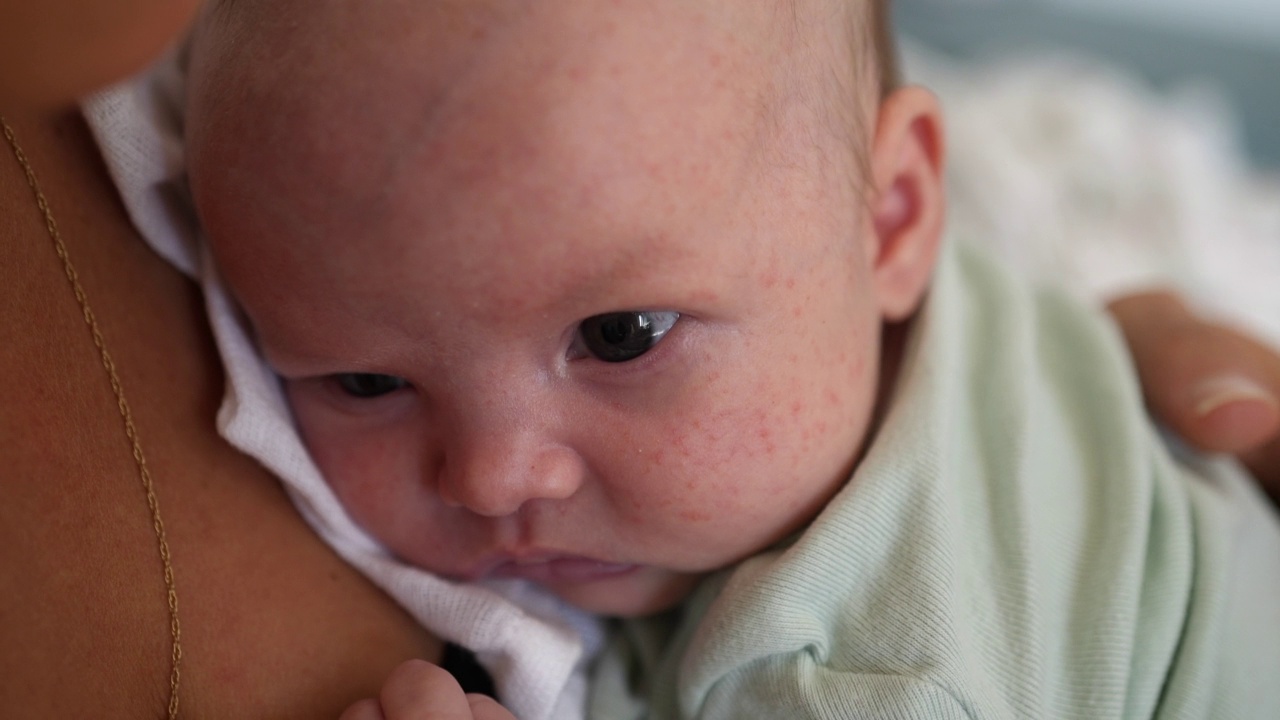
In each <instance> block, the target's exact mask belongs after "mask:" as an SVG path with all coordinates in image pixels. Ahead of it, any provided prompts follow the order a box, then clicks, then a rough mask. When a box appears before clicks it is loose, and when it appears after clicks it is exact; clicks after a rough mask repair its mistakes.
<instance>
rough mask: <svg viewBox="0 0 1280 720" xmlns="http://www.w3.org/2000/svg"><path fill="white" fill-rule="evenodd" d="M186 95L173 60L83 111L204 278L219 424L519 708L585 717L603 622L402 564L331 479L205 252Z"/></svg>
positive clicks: (527, 587) (149, 227) (176, 248)
mask: <svg viewBox="0 0 1280 720" xmlns="http://www.w3.org/2000/svg"><path fill="white" fill-rule="evenodd" d="M181 102H182V76H181V73H180V70H179V68H178V66H177V63H175V62H173V61H172V60H167V61H165V62H163V63H161V64H160V65H159V66H157V67H156V68H154V69H153V70H152V71H151V72H150V73H149V74H148V75H146V76H144V77H141V78H139V79H137V80H134V81H132V82H129V83H125V84H123V85H121V86H118V87H116V88H113V89H111V90H108V91H105V92H103V93H100V94H99V95H97V96H95V97H93V98H90V99H89V100H87V101H86V102H85V103H84V105H83V109H84V113H85V117H86V119H87V121H88V123H89V126H90V127H91V128H92V130H93V133H94V135H95V136H96V138H97V141H98V145H99V147H100V148H101V150H102V155H103V158H104V159H105V161H106V164H107V167H108V169H109V171H110V173H111V176H112V178H113V179H114V180H115V183H116V186H117V187H118V188H119V191H120V195H121V197H122V199H123V200H124V204H125V206H126V208H127V210H128V212H129V215H130V217H131V218H132V220H133V222H134V224H135V225H136V226H137V228H138V230H139V231H140V232H141V234H142V236H143V237H144V238H145V239H146V241H147V242H148V243H149V244H150V245H151V247H152V248H154V249H155V250H156V252H158V253H159V254H160V255H162V256H163V257H164V258H165V259H167V260H168V261H169V262H171V263H172V264H173V265H175V266H176V267H178V268H179V269H181V270H182V271H183V272H184V273H186V274H188V275H190V276H191V277H193V278H195V279H196V280H198V281H199V282H200V284H201V285H202V287H203V288H204V293H205V300H206V304H207V310H208V315H209V322H210V324H211V326H212V328H213V333H214V337H215V340H216V341H217V345H218V350H219V352H220V353H221V355H222V362H223V365H224V367H225V369H226V396H225V397H224V399H223V403H222V408H221V410H220V412H219V413H218V418H217V424H218V430H219V432H221V433H222V435H223V436H224V437H225V438H226V439H227V440H228V441H229V442H230V443H231V444H232V445H234V446H236V447H237V448H239V449H240V450H242V451H244V452H245V453H247V454H248V455H250V456H252V457H254V458H256V459H257V460H258V461H259V462H261V463H262V464H263V465H264V466H266V467H267V468H268V469H270V470H271V471H272V472H273V473H275V474H276V475H277V476H279V477H280V479H281V480H282V481H283V483H284V485H285V487H286V488H287V490H288V492H289V496H290V497H291V498H292V499H293V502H294V504H295V505H297V507H298V509H299V511H300V512H301V513H302V515H303V517H305V518H306V519H307V521H308V522H309V523H310V524H311V526H312V527H313V528H314V529H315V530H316V532H317V533H319V534H320V536H321V537H322V538H324V540H325V542H327V543H328V544H329V545H331V546H332V547H333V548H334V549H335V550H336V551H337V552H338V553H339V554H340V555H341V556H342V557H343V558H345V559H346V560H347V562H349V563H351V564H352V565H354V566H355V567H356V568H358V569H359V570H360V571H361V572H363V573H364V574H365V575H367V576H368V577H369V578H370V579H371V580H372V581H373V582H374V583H376V584H377V585H378V586H380V587H381V588H383V589H384V590H385V591H386V592H387V593H388V594H389V595H391V596H392V597H393V598H395V599H396V600H397V601H398V602H399V603H400V604H401V605H403V606H404V607H405V608H406V609H407V610H408V611H409V612H410V613H411V614H412V615H413V616H414V617H415V618H416V619H417V620H418V621H419V622H420V623H422V625H423V626H425V627H426V628H427V629H429V630H431V631H432V632H435V633H436V634H438V635H440V636H441V637H443V638H445V639H446V640H449V641H452V642H455V643H457V644H459V645H462V646H464V647H466V648H468V649H470V650H472V651H473V652H474V653H475V654H476V657H477V658H478V659H479V661H480V662H481V664H482V665H484V667H485V668H486V669H487V670H488V671H489V672H490V673H491V674H492V675H493V678H494V682H495V683H496V685H497V688H498V693H499V694H500V695H501V697H502V701H503V703H504V704H505V705H506V706H507V707H508V708H509V709H510V710H511V711H512V712H514V713H515V714H516V716H517V717H519V718H522V720H572V719H573V718H581V717H582V716H583V703H584V697H585V691H586V681H585V664H586V662H587V661H589V660H590V658H591V656H592V655H594V653H595V650H596V649H597V647H598V646H599V644H600V640H601V631H600V629H599V627H598V623H597V621H596V620H594V619H593V618H592V617H591V616H589V615H587V614H586V613H583V612H581V611H578V610H575V609H573V608H571V607H569V606H568V605H566V604H564V603H562V602H560V601H559V600H557V599H556V598H554V597H552V596H551V595H549V594H548V593H546V592H545V591H543V590H541V589H539V588H537V587H536V586H533V585H531V584H529V583H526V582H523V581H501V582H493V583H489V584H483V585H480V584H467V585H464V584H459V583H454V582H449V581H446V580H443V579H441V578H439V577H436V576H435V575H432V574H430V573H427V572H424V571H422V570H419V569H417V568H415V567H412V566H410V565H407V564H405V563H403V562H401V561H400V560H398V559H397V558H395V557H393V556H392V555H390V554H389V553H387V552H386V551H385V550H383V549H382V547H381V546H380V545H378V543H377V542H376V541H374V540H373V539H372V538H370V537H369V536H368V535H367V534H366V533H365V532H364V531H363V530H361V529H360V528H359V527H358V526H356V525H355V523H354V522H353V521H352V520H351V518H350V517H348V515H347V513H346V512H345V510H343V508H342V506H341V505H340V504H339V503H338V500H337V498H336V497H335V496H334V494H333V493H332V492H331V491H330V489H329V487H328V485H326V484H325V482H324V481H323V479H322V478H321V477H320V473H319V472H318V470H317V469H316V467H315V465H314V464H313V463H312V462H311V459H310V458H309V456H308V455H307V452H306V450H305V449H304V447H303V444H302V441H301V439H300V437H299V436H298V434H297V433H296V432H295V430H294V427H293V421H292V419H291V417H290V413H289V410H288V408H287V406H286V405H285V401H284V396H283V393H282V392H281V389H280V385H279V383H278V382H277V380H276V377H275V375H274V374H273V373H272V372H271V370H270V369H269V368H268V367H267V365H266V363H265V362H264V361H263V360H262V358H261V357H260V356H259V354H258V352H257V349H256V348H255V346H254V344H253V341H252V340H251V339H250V334H249V332H248V328H247V327H246V325H245V323H244V321H243V319H242V317H241V315H240V314H239V312H238V311H237V310H236V307H235V305H234V302H233V301H232V300H231V298H230V297H229V296H228V295H227V293H226V291H225V290H224V289H223V286H222V282H221V280H220V279H219V277H218V274H217V271H216V269H215V268H214V266H213V263H212V262H210V260H209V258H208V256H207V254H206V253H205V252H204V251H203V250H202V247H201V243H200V240H199V233H198V231H197V229H196V223H195V219H194V214H193V211H192V208H191V206H190V203H189V199H188V196H187V193H186V192H185V189H184V188H185V176H184V166H183V152H182V123H181V108H182V105H181Z"/></svg>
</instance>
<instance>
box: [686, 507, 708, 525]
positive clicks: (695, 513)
mask: <svg viewBox="0 0 1280 720" xmlns="http://www.w3.org/2000/svg"><path fill="white" fill-rule="evenodd" d="M680 519H681V520H684V521H685V522H691V523H704V522H709V521H710V520H711V513H710V512H708V511H706V510H685V511H684V512H682V513H680Z"/></svg>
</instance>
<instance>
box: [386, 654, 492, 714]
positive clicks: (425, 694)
mask: <svg viewBox="0 0 1280 720" xmlns="http://www.w3.org/2000/svg"><path fill="white" fill-rule="evenodd" d="M379 700H380V701H381V702H382V713H383V715H384V716H385V717H386V720H472V713H471V705H470V703H469V702H468V700H467V696H466V694H465V693H463V692H462V687H461V686H459V685H458V681H457V680H455V679H454V677H453V675H451V674H449V671H447V670H445V669H444V668H441V667H439V666H438V665H432V664H431V663H429V662H426V661H424V660H410V661H408V662H404V663H401V664H400V666H399V667H397V668H396V669H395V670H393V671H392V672H391V676H390V677H389V678H387V682H386V683H385V684H384V685H383V686H382V693H381V694H380V695H379Z"/></svg>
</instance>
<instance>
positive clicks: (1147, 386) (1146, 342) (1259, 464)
mask: <svg viewBox="0 0 1280 720" xmlns="http://www.w3.org/2000/svg"><path fill="white" fill-rule="evenodd" d="M1108 309H1109V310H1110V311H1111V314H1112V315H1113V316H1115V319H1116V320H1117V321H1118V322H1119V324H1120V328H1121V330H1122V331H1123V332H1124V336H1125V339H1126V340H1127V341H1128V343H1129V350H1130V351H1131V352H1132V353H1133V357H1134V362H1135V363H1136V365H1137V369H1138V375H1139V377H1140V379H1141V381H1142V389H1143V392H1144V393H1145V394H1146V396H1147V405H1148V407H1149V408H1150V409H1151V412H1152V414H1153V415H1154V416H1155V417H1156V419H1157V420H1158V421H1160V422H1161V423H1164V424H1165V425H1167V426H1168V427H1169V428H1171V429H1172V430H1173V431H1174V432H1175V433H1177V434H1178V435H1179V436H1181V437H1182V438H1183V439H1185V440H1186V441H1187V442H1188V443H1189V444H1191V445H1193V446H1195V447H1197V448H1200V449H1202V450H1207V451H1211V452H1224V453H1231V454H1234V455H1237V456H1238V457H1239V458H1240V459H1241V460H1242V461H1243V462H1244V464H1245V465H1246V466H1248V467H1249V469H1250V470H1252V471H1253V473H1254V476H1255V477H1257V479H1258V481H1259V482H1260V483H1261V484H1262V485H1263V487H1264V489H1265V490H1266V491H1267V493H1268V494H1269V495H1270V496H1271V498H1272V499H1273V500H1275V501H1277V502H1280V354H1277V352H1276V350H1274V349H1272V348H1269V347H1267V346H1265V345H1263V344H1261V343H1259V342H1257V341H1255V340H1253V339H1252V338H1250V337H1248V336H1247V335H1244V334H1242V333H1240V332H1238V331H1235V330H1232V329H1230V328H1227V327H1224V326H1222V325H1216V324H1213V323H1210V322H1206V321H1205V320H1203V319H1201V318H1199V317H1197V316H1196V315H1195V314H1194V313H1192V312H1191V311H1190V310H1189V309H1188V308H1187V307H1186V305H1184V304H1183V303H1182V301H1181V300H1180V299H1179V298H1178V297H1177V296H1176V295H1174V294H1172V293H1165V292H1152V293H1143V294H1139V295H1131V296H1128V297H1124V298H1121V299H1119V300H1116V301H1114V302H1112V303H1111V304H1110V305H1109V306H1108Z"/></svg>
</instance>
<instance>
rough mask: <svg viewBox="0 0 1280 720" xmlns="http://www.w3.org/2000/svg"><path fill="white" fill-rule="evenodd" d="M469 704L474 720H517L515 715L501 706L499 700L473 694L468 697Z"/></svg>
mask: <svg viewBox="0 0 1280 720" xmlns="http://www.w3.org/2000/svg"><path fill="white" fill-rule="evenodd" d="M467 702H469V703H471V717H472V719H473V720H516V716H515V715H512V714H511V713H510V712H509V711H508V710H507V709H506V708H504V707H502V706H501V705H499V704H498V701H497V700H494V699H493V698H491V697H489V696H488V695H480V694H479V693H472V694H470V695H468V696H467Z"/></svg>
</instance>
